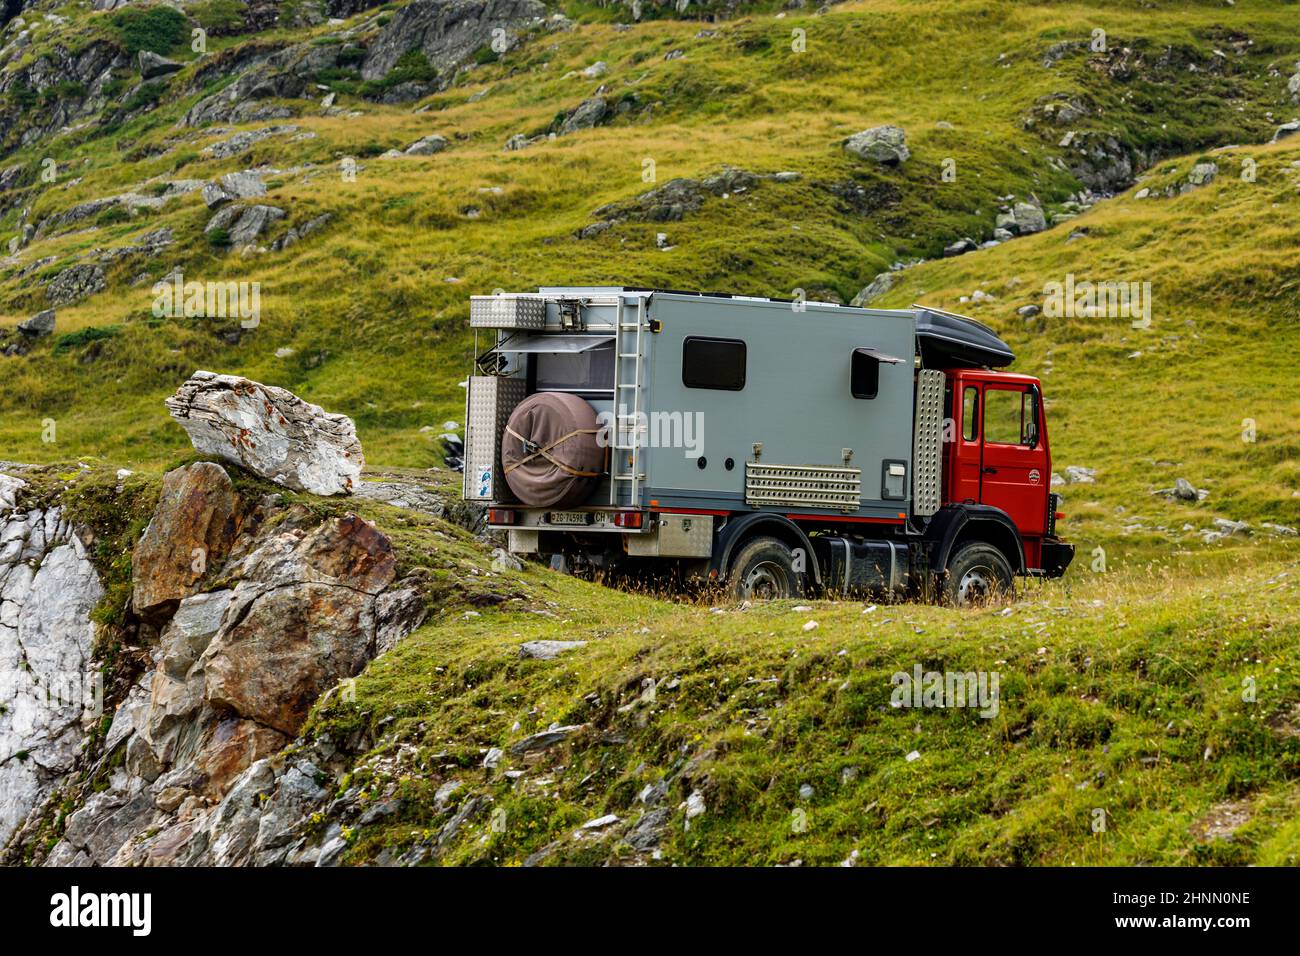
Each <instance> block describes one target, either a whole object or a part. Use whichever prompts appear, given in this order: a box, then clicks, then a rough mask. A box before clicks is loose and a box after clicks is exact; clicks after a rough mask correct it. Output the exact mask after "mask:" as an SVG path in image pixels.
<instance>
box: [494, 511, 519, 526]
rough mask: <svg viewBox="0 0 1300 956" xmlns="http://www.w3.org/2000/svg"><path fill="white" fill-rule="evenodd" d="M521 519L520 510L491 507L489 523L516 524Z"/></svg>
mask: <svg viewBox="0 0 1300 956" xmlns="http://www.w3.org/2000/svg"><path fill="white" fill-rule="evenodd" d="M518 519H519V514H518V512H515V511H511V510H510V509H509V508H489V509H488V524H514V523H515V521H517V520H518Z"/></svg>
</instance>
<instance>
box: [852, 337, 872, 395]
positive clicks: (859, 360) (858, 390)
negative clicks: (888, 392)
mask: <svg viewBox="0 0 1300 956" xmlns="http://www.w3.org/2000/svg"><path fill="white" fill-rule="evenodd" d="M852 361H853V364H852V367H851V369H850V372H849V391H850V392H851V393H852V395H853V397H854V398H875V397H876V394H877V393H878V392H879V391H880V360H879V359H876V358H874V357H872V356H870V355H868V354H867V353H866V352H863V351H861V350H860V349H855V350H854V352H853V360H852Z"/></svg>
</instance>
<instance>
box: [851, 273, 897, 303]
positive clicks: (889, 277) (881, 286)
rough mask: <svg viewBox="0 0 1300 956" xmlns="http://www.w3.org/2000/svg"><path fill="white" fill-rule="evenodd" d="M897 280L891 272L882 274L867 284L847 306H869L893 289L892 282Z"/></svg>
mask: <svg viewBox="0 0 1300 956" xmlns="http://www.w3.org/2000/svg"><path fill="white" fill-rule="evenodd" d="M896 278H897V276H896V275H895V273H893V272H882V273H880V274H879V275H877V276H876V277H875V278H874V279H872V280H871V281H870V282H868V283H867V284H866V285H865V286H863V287H862V289H861V290H860V291H859V292H858V294H857V295H855V296H854V297H853V299H852V300H851V301H850V302H849V305H854V306H865V305H870V304H871V303H872V302H874V301H875V300H876V299H879V298H880V297H881V296H882V295H884V294H885V293H886V292H888V291H889V290H890V289H892V288H893V287H894V280H895V279H896Z"/></svg>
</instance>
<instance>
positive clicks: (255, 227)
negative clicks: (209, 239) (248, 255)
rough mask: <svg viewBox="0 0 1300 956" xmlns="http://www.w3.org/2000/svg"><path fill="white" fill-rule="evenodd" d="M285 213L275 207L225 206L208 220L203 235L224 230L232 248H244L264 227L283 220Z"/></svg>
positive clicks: (261, 205)
mask: <svg viewBox="0 0 1300 956" xmlns="http://www.w3.org/2000/svg"><path fill="white" fill-rule="evenodd" d="M284 216H285V212H284V210H283V209H280V208H279V207H277V206H267V205H263V204H258V205H255V206H225V207H224V208H222V209H218V210H217V213H216V215H214V216H213V217H212V218H211V219H209V220H208V224H207V226H205V227H204V229H203V231H204V232H205V233H210V232H213V231H214V230H217V229H224V230H226V235H227V236H228V238H229V239H230V244H231V245H232V246H246V245H248V244H249V243H251V242H253V240H255V239H256V238H257V237H258V236H260V235H261V234H262V233H263V232H264V231H265V230H266V227H267V226H269V225H271V224H272V223H274V222H278V221H279V220H281V219H283V218H284Z"/></svg>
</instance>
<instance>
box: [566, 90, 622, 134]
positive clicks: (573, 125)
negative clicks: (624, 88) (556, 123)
mask: <svg viewBox="0 0 1300 956" xmlns="http://www.w3.org/2000/svg"><path fill="white" fill-rule="evenodd" d="M609 112H610V109H609V103H607V102H606V101H605V97H603V96H593V97H592V98H591V99H589V100H583V101H582V102H581V103H580V104H578V108H577V109H575V110H574V111H573V112H572V113H570V114H569V115H568V116H567V117H566V118H565V120H564V122H563V123H562V124H561V126H560V133H561V135H568V134H569V133H576V132H578V130H582V129H591V128H592V127H593V126H599V125H600V124H601V123H603V122H604V121H605V118H606V117H607V116H609Z"/></svg>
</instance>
